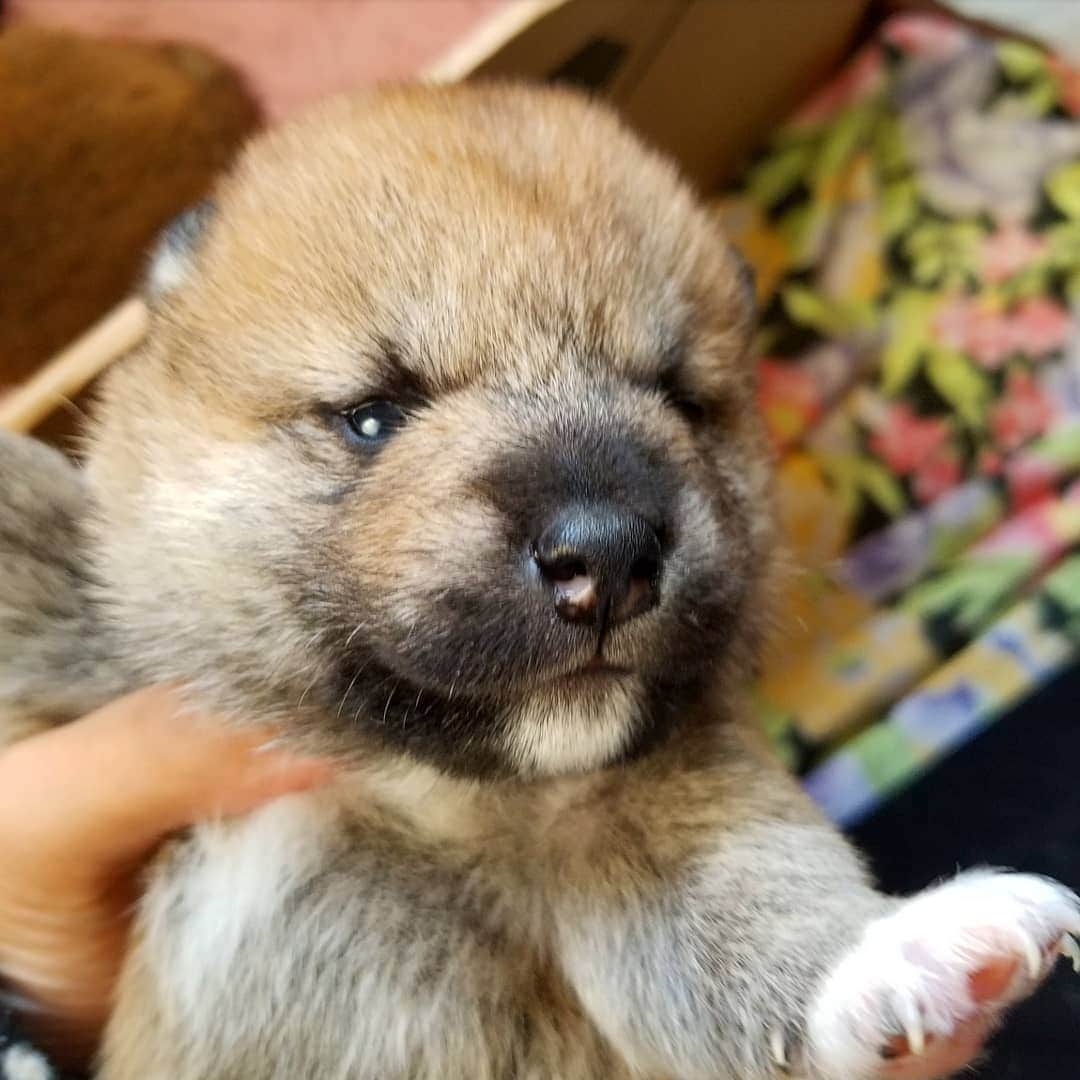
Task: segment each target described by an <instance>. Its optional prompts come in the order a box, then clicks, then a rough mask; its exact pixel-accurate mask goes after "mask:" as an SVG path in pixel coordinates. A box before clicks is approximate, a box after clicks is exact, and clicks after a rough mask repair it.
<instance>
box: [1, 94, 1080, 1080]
mask: <svg viewBox="0 0 1080 1080" xmlns="http://www.w3.org/2000/svg"><path fill="white" fill-rule="evenodd" d="M148 288H149V294H150V298H151V302H152V304H153V308H154V316H153V328H152V331H151V334H150V337H149V339H148V341H147V342H146V344H145V346H144V347H142V348H141V349H140V350H139V352H138V353H137V354H136V355H134V356H132V357H130V358H129V359H127V360H125V361H124V362H123V363H122V364H121V365H119V366H118V367H117V368H116V369H115V370H114V371H113V372H112V373H111V376H110V377H109V379H108V380H107V385H106V387H105V389H104V395H103V400H102V402H101V408H100V411H99V414H98V417H97V420H96V423H95V425H94V428H93V430H92V432H91V436H90V453H89V463H88V467H87V470H86V474H85V483H84V486H83V487H81V488H80V487H79V483H77V482H76V479H75V478H72V477H68V478H67V479H65V481H64V490H65V491H67V492H68V494H69V495H70V499H69V503H70V505H68V507H67V509H66V511H65V513H64V515H62V518H63V520H62V521H61V520H60V518H59V517H58V516H57V514H56V513H53V512H52V510H51V509H50V508H49V503H48V500H47V499H46V497H45V496H44V495H43V496H42V501H41V502H40V503H38V502H35V500H33V499H28V498H26V497H23V498H21V499H19V498H15V497H13V496H12V495H11V494H10V492H8V493H7V494H6V495H5V496H4V497H5V499H6V500H7V502H8V503H9V507H8V510H9V511H10V512H9V513H8V516H7V518H6V520H7V521H9V522H11V524H10V525H9V526H8V529H7V531H6V532H5V533H4V545H5V549H4V555H3V556H2V557H3V558H4V559H5V560H6V565H8V566H18V567H21V570H20V573H19V575H17V576H19V578H20V580H26V579H27V578H33V579H34V580H35V581H36V582H37V585H36V586H35V589H36V591H35V590H28V589H23V590H22V591H21V592H19V591H14V592H13V591H12V590H11V589H10V588H9V586H8V585H6V584H5V585H0V590H7V591H8V595H0V642H3V643H4V644H5V647H6V648H8V649H9V650H15V649H18V650H21V651H20V652H19V653H18V654H17V655H15V656H14V659H13V660H12V661H10V662H9V663H8V664H7V667H6V668H5V669H4V674H3V687H4V692H5V698H4V700H5V703H6V706H7V708H8V710H9V715H11V716H12V717H15V718H16V720H17V721H18V724H19V727H20V730H22V731H25V730H28V729H29V728H30V727H31V726H32V725H33V724H34V723H35V709H37V706H36V705H35V701H37V700H40V708H39V709H37V712H38V713H40V717H41V720H42V721H44V720H48V721H55V720H57V719H62V718H63V717H62V716H60V715H58V714H59V713H62V712H63V711H64V708H65V707H69V709H68V711H69V714H72V715H73V714H74V713H75V712H76V711H77V709H76V708H75V707H74V704H73V703H75V702H77V703H78V709H82V710H85V709H86V708H88V707H89V705H90V704H92V703H93V702H94V701H95V700H99V699H101V698H102V697H103V696H105V694H106V693H107V692H109V693H111V692H114V691H115V689H116V688H117V686H120V685H131V686H134V685H137V684H139V683H144V682H149V681H158V680H180V681H183V682H185V683H186V684H188V685H189V686H190V687H191V688H192V694H193V697H194V699H195V700H196V701H198V703H200V704H201V705H204V706H208V707H210V708H213V709H216V710H218V711H221V712H224V713H227V714H231V715H235V716H236V717H237V722H238V723H239V722H245V721H247V722H250V721H277V722H281V723H283V724H284V725H285V726H286V728H287V730H288V732H289V737H290V738H292V739H293V740H294V741H295V743H296V745H297V746H298V747H299V748H301V749H303V750H306V751H313V752H318V753H326V754H332V755H335V756H336V757H337V759H338V760H339V761H340V762H341V770H342V772H341V779H340V781H338V782H337V783H336V784H334V785H333V786H332V787H331V788H330V789H327V790H324V791H320V792H317V793H312V794H305V795H298V796H293V797H289V798H286V799H283V800H280V801H279V802H278V803H276V804H274V805H272V806H270V807H267V808H265V809H263V810H261V811H259V812H257V813H254V814H252V815H251V816H249V817H247V818H245V819H243V820H237V821H231V822H226V823H217V824H211V825H207V826H204V827H201V828H198V829H195V830H193V831H192V832H191V834H190V835H188V836H187V837H186V838H184V839H182V840H180V841H178V842H177V843H176V844H174V845H173V846H172V848H171V849H170V850H169V851H168V852H167V853H165V854H164V855H163V856H162V857H161V858H160V859H159V860H158V862H157V864H156V865H155V867H154V869H153V872H152V874H151V877H150V881H149V884H148V891H147V893H146V896H145V900H144V902H143V904H142V907H141V911H140V916H139V921H138V930H137V934H136V940H135V943H134V946H133V950H132V953H131V956H130V959H129V962H128V963H127V966H126V969H125V971H124V974H123V977H122V981H121V985H120V988H119V992H118V998H117V1002H116V1008H115V1014H114V1017H113V1020H112V1022H111V1025H110V1027H109V1030H108V1033H107V1038H106V1040H105V1045H104V1049H103V1053H102V1059H101V1065H100V1071H101V1075H102V1076H104V1077H106V1078H108V1080H136V1078H138V1080H146V1078H147V1077H155V1078H157V1077H160V1078H169V1080H206V1078H225V1077H228V1078H243V1080H264V1078H265V1080H271V1078H274V1080H276V1078H294V1077H319V1078H332V1077H341V1078H345V1077H349V1078H372V1080H375V1078H378V1080H390V1078H402V1080H404V1078H411V1080H443V1078H462V1080H466V1078H467V1080H503V1078H509V1077H520V1078H530V1080H545V1078H550V1080H555V1078H558V1080H591V1078H605V1080H611V1078H616V1080H617V1078H627V1080H629V1078H655V1080H659V1078H664V1077H678V1078H683V1080H694V1078H711V1080H716V1078H722V1080H765V1078H767V1077H774V1076H777V1075H779V1074H782V1073H790V1074H792V1075H796V1076H801V1077H807V1078H814V1080H870V1078H877V1077H930V1076H939V1075H944V1074H946V1073H948V1072H950V1071H951V1070H954V1069H956V1068H958V1067H960V1066H962V1065H963V1064H964V1063H965V1062H967V1061H968V1060H969V1059H970V1057H971V1056H972V1055H973V1054H974V1053H975V1052H976V1051H977V1050H978V1048H979V1047H980V1046H981V1044H982V1042H983V1040H984V1039H985V1037H986V1035H987V1033H988V1032H989V1030H990V1029H991V1028H992V1027H993V1025H994V1024H995V1022H996V1021H997V1019H998V1018H999V1016H1000V1014H1001V1012H1002V1010H1003V1008H1004V1007H1005V1006H1006V1005H1007V1004H1008V1003H1010V1002H1012V1001H1014V1000H1016V999H1017V998H1019V997H1021V996H1023V995H1025V994H1027V993H1028V992H1029V991H1030V990H1031V989H1032V988H1033V987H1034V986H1035V985H1036V984H1037V983H1038V982H1039V980H1040V979H1041V978H1042V977H1043V976H1044V975H1045V973H1046V971H1047V970H1048V969H1049V967H1050V966H1051V965H1052V963H1053V961H1054V959H1055V957H1056V955H1057V952H1058V950H1059V948H1062V947H1064V948H1066V949H1068V948H1069V939H1068V938H1067V936H1066V935H1067V934H1068V932H1069V931H1074V930H1077V929H1078V928H1080V909H1078V906H1077V901H1076V899H1075V898H1074V897H1073V896H1072V894H1070V893H1069V892H1067V891H1066V890H1064V889H1063V888H1061V887H1059V886H1057V885H1055V884H1053V883H1051V882H1048V881H1045V880H1043V879H1040V878H1035V877H1028V876H1019V875H1008V874H996V873H988V872H984V873H975V874H969V875H966V876H963V877H961V878H959V879H957V880H956V881H954V882H951V883H948V884H945V885H943V886H940V887H938V888H936V889H933V890H930V891H928V892H926V893H924V894H922V895H920V896H917V897H915V898H914V899H911V900H908V901H898V900H893V899H889V898H886V897H884V896H882V895H880V894H878V893H877V892H875V891H874V889H873V887H872V886H871V884H870V883H869V881H868V880H867V877H866V874H865V873H864V871H863V868H862V866H861V865H860V862H859V859H858V857H857V856H856V855H855V854H854V853H853V852H852V850H851V849H850V848H849V847H848V846H847V844H846V843H845V841H844V840H843V839H842V838H841V837H840V836H839V835H838V834H837V833H836V832H835V831H834V830H833V829H832V828H831V827H830V826H829V825H828V824H827V823H826V822H825V821H823V820H822V819H821V817H820V816H819V815H818V813H817V812H816V811H815V810H814V809H813V807H812V805H811V804H810V803H809V802H808V801H807V799H806V798H805V797H804V796H803V795H802V793H801V792H800V791H799V789H798V788H797V786H796V785H795V784H794V783H793V782H792V781H791V780H790V779H788V778H787V777H786V776H785V775H783V774H782V773H781V772H780V771H779V770H778V769H776V768H775V767H773V766H772V765H771V764H769V763H768V762H767V761H765V760H764V759H763V758H762V757H761V756H760V755H759V754H758V753H757V752H756V751H755V750H754V748H753V745H752V741H751V740H750V738H749V737H748V736H747V735H745V734H744V733H743V730H742V727H741V723H740V714H741V712H742V706H741V704H740V698H741V689H742V686H743V684H744V683H745V681H746V680H747V678H748V676H749V674H750V672H751V670H752V666H753V657H754V654H755V650H756V648H757V644H758V639H759V637H760V634H761V626H762V619H763V612H764V611H765V610H766V608H767V596H768V591H769V586H768V582H769V577H770V572H769V568H770V558H771V556H770V552H771V526H770V514H769V493H768V469H767V454H766V450H765V445H764V442H763V440H762V436H761V431H760V428H759V422H758V419H757V417H756V415H755V412H754V408H753V378H752V365H751V362H750V358H749V356H748V343H749V336H750V329H751V310H750V299H749V295H748V289H747V286H746V282H745V280H744V275H743V274H742V273H741V271H740V268H739V265H738V260H737V258H736V257H735V256H734V255H733V254H732V252H731V251H730V249H729V248H728V247H727V245H726V244H725V242H724V240H723V238H722V237H721V236H720V235H718V234H717V233H716V231H715V227H714V225H713V223H712V222H711V220H710V218H709V216H708V215H707V214H706V213H705V212H704V211H703V210H702V208H701V207H700V206H699V205H698V204H697V202H696V201H695V200H694V198H693V197H692V196H691V194H690V192H689V191H688V189H687V188H686V186H685V185H684V184H683V183H682V182H681V181H680V180H679V179H678V177H677V176H676V173H675V171H674V170H673V168H672V167H671V166H670V165H669V164H668V163H667V162H666V161H664V160H662V159H660V158H659V157H657V156H656V155H654V154H653V153H651V152H649V151H648V150H646V149H644V148H643V147H642V146H641V145H640V144H639V143H638V141H637V140H636V139H635V138H634V137H633V136H632V135H631V134H630V133H629V132H628V131H627V130H626V129H625V128H623V127H622V126H621V124H620V123H619V122H618V121H617V120H616V119H615V118H614V117H613V115H612V114H611V113H609V112H608V111H607V110H606V109H605V108H603V107H602V106H600V105H598V104H595V103H589V102H586V101H585V100H583V99H581V98H579V97H577V96H575V95H573V94H571V93H569V92H566V91H562V90H553V89H547V90H540V89H528V88H523V87H515V86H509V85H505V86H504V85H491V86H468V87H465V86H463V87H455V88H452V89H419V88H412V89H410V88H402V89H387V90H383V91H379V92H378V93H374V94H370V95H368V96H365V97H361V98H357V99H352V100H340V101H335V102H332V103H330V104H327V105H326V106H325V107H323V108H322V109H321V110H320V111H318V112H316V113H315V114H313V115H311V116H310V117H308V118H307V119H304V120H301V121H300V122H298V123H295V124H293V125H292V126H287V127H284V128H282V129H280V130H277V131H275V132H272V133H270V134H268V135H266V136H264V137H262V138H261V139H259V140H258V141H257V142H256V143H255V144H254V145H252V146H251V147H250V149H249V150H248V151H247V152H246V154H245V155H244V156H243V157H242V160H241V161H240V163H239V165H238V167H237V168H236V170H235V171H234V172H233V174H232V175H231V176H229V177H228V178H227V179H226V180H225V181H224V182H223V183H221V185H220V187H219V190H218V191H217V193H216V198H215V206H214V207H213V208H209V209H205V210H203V211H201V212H199V213H198V214H196V215H195V216H194V217H192V218H190V219H188V220H187V221H186V222H185V223H184V224H183V225H182V226H181V227H179V228H177V229H175V230H173V231H172V232H171V233H170V234H169V235H168V236H167V237H166V238H165V240H164V241H163V244H162V247H161V249H160V250H159V252H158V255H157V257H156V259H155V261H154V264H153V267H152V269H151V272H150V275H149V285H148ZM3 445H4V447H5V449H4V453H5V455H7V465H6V466H5V467H6V468H8V470H9V472H10V469H11V468H12V465H11V463H12V461H13V455H15V454H17V453H19V454H23V455H24V457H25V455H27V454H29V453H31V452H30V451H28V450H27V448H26V447H24V446H17V445H16V444H14V443H12V442H10V441H8V442H6V443H5V444H3ZM35 453H36V451H35ZM44 462H45V459H44V457H42V459H41V467H42V468H45V467H46V465H45V463H44ZM47 467H48V468H49V469H53V468H57V469H58V468H59V467H60V466H59V463H58V462H57V461H56V460H54V459H52V458H50V459H49V462H48V466H47ZM80 482H81V481H80ZM50 485H51V490H52V491H58V490H59V488H58V486H57V485H58V481H50ZM42 486H44V485H42ZM24 495H25V492H24ZM49 498H52V496H49ZM57 529H60V530H62V531H64V536H66V537H67V539H66V540H65V541H64V542H63V543H59V544H58V543H57V542H56V541H55V539H54V541H53V542H52V545H51V547H50V546H49V545H48V544H45V543H43V542H41V540H40V538H41V537H44V538H48V537H49V536H50V534H54V533H55V531H56V530H57ZM58 548H59V549H62V550H64V551H65V552H71V551H72V549H74V553H69V554H67V555H65V556H64V558H65V559H66V560H67V561H66V562H63V563H62V565H58V560H59V558H60V557H59V555H58V554H57V551H58ZM7 577H8V578H9V579H13V578H12V575H7ZM50 592H55V593H56V595H55V596H53V597H51V598H50V596H49V595H48V594H49V593H50ZM28 607H29V610H28ZM87 627H92V628H93V629H92V632H88V631H87V629H86V628H87ZM31 644H32V645H33V648H31ZM88 650H92V655H90V656H89V657H88ZM20 656H21V657H22V658H23V660H22V661H20V659H19V657H20ZM31 659H32V660H33V662H32V663H31V662H30V660H31ZM50 662H51V664H52V667H51V669H50ZM57 686H67V687H68V688H69V689H68V690H66V691H64V692H63V693H61V694H60V698H61V700H60V701H59V702H58V701H57V691H56V689H55V688H56V687H57ZM49 688H51V692H52V694H53V697H52V698H49V697H48V692H47V691H48V689H49Z"/></svg>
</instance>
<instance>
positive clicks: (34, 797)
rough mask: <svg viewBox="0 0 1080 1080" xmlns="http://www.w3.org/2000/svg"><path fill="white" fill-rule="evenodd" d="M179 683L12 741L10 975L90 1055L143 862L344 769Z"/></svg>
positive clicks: (82, 1055) (34, 1008)
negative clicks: (234, 723) (185, 694)
mask: <svg viewBox="0 0 1080 1080" xmlns="http://www.w3.org/2000/svg"><path fill="white" fill-rule="evenodd" d="M273 734H274V733H273V732H268V731H266V730H259V731H255V732H253V731H240V732H238V731H235V730H228V729H226V728H225V727H224V726H223V725H221V724H215V723H213V722H211V721H208V720H206V719H204V718H200V717H199V716H198V715H195V714H193V713H192V712H191V711H190V710H189V709H186V708H185V706H184V705H183V704H182V703H181V701H180V699H179V698H178V696H177V695H176V693H175V692H174V691H172V690H170V689H168V688H166V687H155V688H152V689H148V690H142V691H139V692H137V693H134V694H130V695H128V696H127V697H124V698H121V699H120V700H118V701H115V702H113V703H111V704H109V705H107V706H105V707H104V708H102V709H99V710H98V711H97V712H94V713H92V714H90V715H89V716H87V717H85V718H83V719H81V720H77V721H75V722H74V723H71V724H68V725H65V726H62V727H57V728H54V729H52V730H50V731H47V732H44V733H43V734H41V735H36V736H33V737H32V738H29V739H27V740H25V741H23V742H19V743H16V744H14V745H13V746H11V747H8V748H6V749H5V750H3V751H0V982H2V983H3V984H5V985H6V986H7V987H9V988H10V989H12V990H13V991H14V992H15V993H17V994H19V995H20V996H21V997H23V998H25V999H26V1002H27V1005H28V1009H29V1011H28V1012H27V1013H26V1014H25V1015H24V1016H23V1017H21V1020H22V1021H23V1025H24V1027H26V1028H27V1030H28V1034H30V1035H31V1036H32V1037H33V1038H35V1039H37V1040H39V1041H40V1043H41V1045H42V1046H43V1047H44V1048H46V1049H48V1050H49V1051H50V1052H51V1053H53V1054H54V1055H55V1057H56V1059H57V1061H58V1063H61V1064H64V1065H77V1064H80V1063H85V1062H86V1060H87V1059H88V1058H89V1056H90V1055H91V1054H92V1053H93V1049H94V1047H95V1046H96V1044H97V1040H98V1037H99V1036H100V1033H101V1029H102V1027H103V1025H104V1023H105V1020H106V1018H107V1017H108V1013H109V1009H110V1005H111V997H112V990H113V984H114V982H115V980H116V976H117V974H118V972H119V970H120V965H121V962H122V960H123V955H124V949H125V945H126V942H127V936H128V930H129V927H130V923H131V917H132V910H133V907H134V904H135V902H136V900H137V898H138V894H139V875H140V871H141V869H142V868H143V866H144V865H145V863H146V861H147V859H148V858H149V857H150V856H151V855H152V854H153V853H154V851H155V850H156V849H157V848H158V846H159V845H160V844H161V842H162V841H163V840H165V839H166V838H167V837H168V836H169V835H171V834H172V833H174V832H176V831H177V830H179V829H182V828H183V827H184V826H187V825H191V824H193V823H194V822H196V821H200V820H203V819H206V818H212V817H217V816H230V815H234V814H239V813H243V812H244V811H246V810H251V809H253V808H254V807H256V806H259V805H260V804H262V803H264V802H268V801H270V800H271V799H274V798H276V797H277V796H279V795H284V794H286V793H289V792H296V791H302V790H305V789H307V788H309V787H312V786H315V785H317V784H320V783H323V782H325V781H326V780H328V779H330V777H331V776H332V770H331V767H330V766H329V765H328V764H327V763H326V762H323V761H318V760H312V759H303V758H300V759H298V758H290V757H287V756H286V755H285V754H284V753H283V752H282V751H280V750H276V749H270V748H267V744H268V742H269V740H270V739H272V738H273Z"/></svg>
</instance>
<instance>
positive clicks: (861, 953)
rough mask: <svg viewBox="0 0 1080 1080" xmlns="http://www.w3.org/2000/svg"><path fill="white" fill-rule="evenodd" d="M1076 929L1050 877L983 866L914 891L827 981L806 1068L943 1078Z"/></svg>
mask: <svg viewBox="0 0 1080 1080" xmlns="http://www.w3.org/2000/svg"><path fill="white" fill-rule="evenodd" d="M1078 932H1080V901H1078V900H1077V897H1076V896H1074V895H1073V894H1072V893H1071V892H1069V890H1068V889H1065V888H1063V887H1062V886H1061V885H1058V884H1056V883H1055V882H1053V881H1049V880H1047V879H1045V878H1040V877H1033V876H1030V875H1027V874H1001V873H993V872H985V871H979V872H975V873H969V874H965V875H963V876H961V877H959V878H957V879H956V880H954V881H951V882H949V883H948V884H946V885H942V886H939V887H937V888H934V889H928V890H927V891H926V892H923V893H920V894H919V895H918V896H915V897H913V898H912V899H910V900H908V901H906V902H904V903H903V904H902V905H901V906H900V907H899V908H898V909H897V910H896V911H894V912H893V913H892V914H891V915H889V916H887V917H885V918H882V919H879V920H877V921H876V922H874V923H871V924H870V926H868V927H867V928H866V930H865V932H864V934H863V937H862V940H861V941H860V942H859V944H858V945H856V947H855V948H854V949H852V950H851V951H850V952H849V953H847V955H846V956H844V957H843V958H842V959H841V961H840V963H839V964H838V965H837V966H836V967H835V968H834V969H833V971H832V973H831V974H830V975H829V976H828V977H827V978H826V980H825V982H824V984H823V986H822V988H821V990H820V992H819V993H818V996H817V999H816V1000H815V1002H814V1004H813V1006H812V1008H811V1011H810V1016H809V1021H808V1031H807V1044H808V1045H807V1049H808V1051H809V1057H810V1061H811V1062H812V1069H811V1075H813V1076H815V1077H819V1076H820V1077H822V1078H826V1080H871V1078H876V1077H885V1076H895V1077H912V1078H916V1077H919V1078H922V1077H936V1076H944V1075H948V1074H949V1073H951V1072H953V1071H954V1070H956V1069H957V1068H960V1067H961V1066H963V1065H964V1064H966V1063H967V1062H968V1061H969V1060H970V1058H971V1057H972V1056H973V1055H974V1054H975V1053H977V1051H978V1050H979V1048H980V1046H981V1044H982V1042H983V1040H984V1039H985V1037H986V1035H987V1033H988V1032H989V1031H990V1029H991V1028H992V1026H993V1024H994V1021H995V1020H996V1019H997V1017H998V1016H999V1015H1000V1013H1001V1011H1002V1009H1003V1008H1004V1006H1006V1005H1008V1004H1011V1003H1012V1002H1014V1001H1018V1000H1019V999H1020V998H1022V997H1024V996H1026V995H1027V994H1029V993H1030V992H1031V991H1032V990H1033V989H1034V987H1035V986H1037V985H1038V983H1039V982H1040V980H1041V979H1042V978H1044V977H1045V975H1046V974H1047V973H1048V972H1049V970H1050V968H1051V967H1052V966H1053V964H1054V961H1055V960H1056V958H1057V956H1058V955H1059V953H1061V952H1065V953H1067V954H1068V955H1070V956H1074V957H1075V956H1076V955H1077V953H1076V945H1075V943H1074V942H1073V941H1072V939H1071V938H1069V937H1068V936H1067V935H1069V934H1072V933H1078ZM905 1040H906V1041H905ZM898 1046H899V1049H897V1047H898Z"/></svg>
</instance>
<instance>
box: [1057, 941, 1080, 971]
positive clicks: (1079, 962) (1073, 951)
mask: <svg viewBox="0 0 1080 1080" xmlns="http://www.w3.org/2000/svg"><path fill="white" fill-rule="evenodd" d="M1058 950H1059V951H1060V952H1061V955H1062V956H1067V957H1068V958H1069V959H1070V960H1071V961H1072V966H1073V971H1075V972H1078V973H1080V945H1078V944H1077V943H1076V938H1074V937H1073V936H1072V934H1066V935H1065V936H1064V937H1063V938H1062V939H1061V942H1060V943H1059V944H1058Z"/></svg>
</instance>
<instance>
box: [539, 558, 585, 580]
mask: <svg viewBox="0 0 1080 1080" xmlns="http://www.w3.org/2000/svg"><path fill="white" fill-rule="evenodd" d="M536 561H537V562H538V563H539V564H540V569H541V570H542V571H543V572H544V577H546V578H547V579H548V580H549V581H559V582H563V581H573V580H574V578H585V577H588V576H589V570H588V567H586V565H585V561H584V560H583V559H575V558H564V559H541V558H540V557H539V556H537V557H536Z"/></svg>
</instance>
